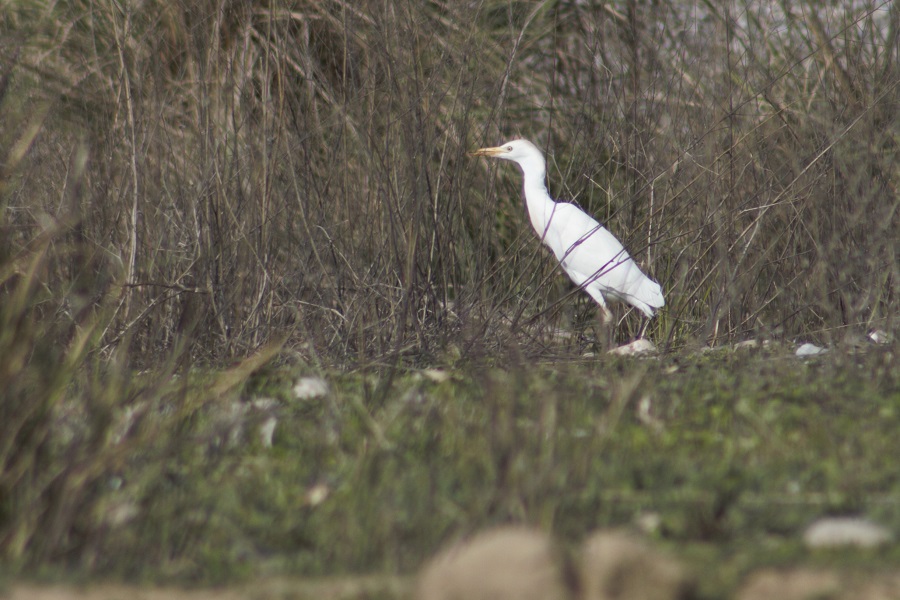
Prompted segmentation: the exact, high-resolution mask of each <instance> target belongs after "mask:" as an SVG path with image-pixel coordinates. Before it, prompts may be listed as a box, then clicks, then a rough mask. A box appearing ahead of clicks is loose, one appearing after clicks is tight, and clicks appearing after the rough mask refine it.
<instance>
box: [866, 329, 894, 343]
mask: <svg viewBox="0 0 900 600" xmlns="http://www.w3.org/2000/svg"><path fill="white" fill-rule="evenodd" d="M869 340H871V342H872V343H873V344H888V343H890V341H891V334H889V333H888V332H887V331H885V330H883V329H873V330H872V331H870V332H869Z"/></svg>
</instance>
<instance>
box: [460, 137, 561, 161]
mask: <svg viewBox="0 0 900 600" xmlns="http://www.w3.org/2000/svg"><path fill="white" fill-rule="evenodd" d="M470 156H490V157H493V158H502V159H504V160H511V161H513V162H517V163H519V164H523V163H525V162H530V161H534V160H535V159H538V160H539V161H540V162H541V163H543V162H544V155H543V154H541V151H540V150H539V149H538V147H537V146H535V145H534V144H532V143H531V142H529V141H528V140H512V141H511V142H505V143H503V144H502V145H500V146H495V147H493V148H479V149H478V150H476V151H475V152H472V153H471V155H470Z"/></svg>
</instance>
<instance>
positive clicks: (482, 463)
mask: <svg viewBox="0 0 900 600" xmlns="http://www.w3.org/2000/svg"><path fill="white" fill-rule="evenodd" d="M895 356H896V353H895V349H893V348H891V347H877V348H876V347H872V348H870V349H868V350H867V351H865V352H842V351H839V350H836V351H833V352H831V353H829V354H827V355H824V356H821V357H818V358H816V359H813V360H801V359H798V358H796V357H794V356H793V355H792V354H791V352H790V349H789V348H775V349H765V350H753V351H727V350H723V351H718V352H712V353H706V354H695V355H670V356H663V357H661V358H659V359H632V358H627V359H626V358H621V359H618V358H617V359H613V358H607V357H602V358H599V359H591V360H585V361H581V362H577V363H572V362H569V363H555V364H554V363H550V364H542V365H528V366H521V367H516V368H507V369H501V368H498V367H491V368H485V369H478V368H472V367H469V368H466V369H463V370H459V371H446V372H437V373H436V372H408V371H404V372H397V373H394V374H393V375H389V374H387V373H378V374H375V373H362V372H360V373H350V374H326V375H325V379H327V380H328V383H329V386H330V391H329V393H328V394H327V395H326V396H322V397H318V398H314V399H307V400H296V399H292V395H291V393H290V387H291V385H292V382H293V380H294V376H293V371H292V370H291V369H288V368H284V369H280V370H265V371H263V372H260V373H258V374H257V375H255V376H254V377H253V378H251V380H250V381H249V382H248V383H247V385H245V386H244V388H243V390H242V391H240V392H238V393H234V394H232V395H230V396H229V395H224V396H222V397H221V398H220V399H219V400H217V401H215V402H211V403H206V404H205V405H204V406H203V407H202V408H200V409H198V410H196V411H195V412H193V413H192V414H190V415H189V416H186V417H185V418H184V419H183V420H182V427H183V431H182V432H181V434H180V435H182V436H183V438H182V439H183V440H185V441H184V442H183V443H181V444H178V445H174V446H173V445H169V446H168V449H167V451H166V452H165V453H162V454H159V453H150V454H153V455H154V458H153V459H152V460H147V461H142V460H131V461H130V462H129V463H128V464H127V465H123V466H122V469H121V470H120V471H119V472H118V473H116V474H115V479H114V481H115V483H114V484H112V483H111V484H110V485H111V486H113V487H115V489H114V490H112V489H108V490H104V491H103V493H104V495H105V496H106V499H105V501H104V502H105V504H102V505H101V506H108V507H115V506H121V505H122V504H123V503H124V504H125V505H128V506H130V507H132V508H133V509H134V510H132V512H131V515H130V517H129V518H128V519H126V520H124V522H121V523H116V524H107V525H105V526H104V528H103V529H102V531H100V530H99V529H98V532H97V533H96V535H94V536H93V537H92V536H88V537H87V539H88V540H89V543H88V547H89V548H91V551H92V552H94V553H95V555H96V558H95V560H94V562H93V567H94V568H96V569H98V572H100V573H106V574H107V575H110V576H118V577H125V578H128V579H135V578H136V579H139V580H154V581H165V580H169V581H171V580H173V579H174V580H181V581H193V582H196V583H209V582H222V581H234V580H239V579H243V578H250V577H257V576H260V575H261V574H286V575H301V576H322V575H343V574H359V573H384V574H398V573H399V574H408V573H413V572H414V571H415V570H416V569H417V568H418V567H419V566H420V565H421V564H422V562H423V561H424V560H425V559H426V558H427V557H428V556H430V555H431V554H433V553H434V552H435V551H436V550H437V549H438V548H439V547H440V546H441V544H443V543H445V542H447V541H448V540H452V539H455V538H456V537H458V536H461V535H464V534H467V533H471V532H474V531H477V530H480V529H482V528H485V527H489V526H492V525H496V524H501V523H529V524H533V525H536V526H539V527H542V528H545V529H547V530H552V531H553V532H554V533H555V535H556V536H557V537H559V538H560V539H562V540H563V541H564V542H566V543H571V544H573V545H574V544H576V543H578V542H579V541H580V540H581V539H583V538H584V536H585V535H586V534H587V533H588V532H590V531H591V530H593V529H596V528H605V527H620V526H625V527H632V528H641V527H643V528H644V529H645V530H646V531H647V532H648V535H649V536H650V537H651V538H653V539H655V540H656V543H658V544H659V545H660V546H661V547H664V548H667V549H668V550H670V551H671V552H673V553H674V554H675V555H677V556H679V557H681V558H682V559H683V560H685V561H686V562H687V563H688V564H690V565H691V566H692V567H693V568H694V569H695V570H696V571H697V572H698V574H700V581H701V591H702V592H703V594H704V595H707V596H710V597H721V596H722V595H723V594H726V593H727V592H728V590H731V589H733V586H735V585H736V584H737V583H738V581H739V579H740V578H741V576H743V575H744V574H746V573H747V572H749V570H751V569H753V568H757V567H760V566H764V565H779V566H789V565H813V566H816V565H818V566H837V565H841V566H852V567H854V568H859V569H878V568H879V567H885V566H887V565H890V564H896V562H897V560H898V559H900V554H898V550H897V549H896V548H894V549H891V550H889V551H887V552H885V551H884V550H883V549H882V550H879V551H878V552H877V553H873V552H866V551H841V552H811V551H809V550H807V549H805V548H804V547H803V545H802V542H801V536H802V532H803V530H804V528H805V527H806V526H807V525H808V524H809V523H810V522H811V521H813V520H814V519H815V518H817V517H820V516H823V515H833V514H852V515H863V516H866V517H868V518H870V519H872V520H874V521H876V522H878V523H881V524H882V525H884V526H887V527H888V528H891V529H892V530H894V531H898V530H900V505H898V500H900V472H898V471H897V468H896V460H895V457H897V456H900V436H898V435H897V432H898V431H900V368H898V367H897V366H896V359H895ZM263 396H266V397H273V398H276V399H277V404H275V406H274V408H269V409H264V410H259V409H252V408H247V410H246V411H241V410H239V411H237V412H236V411H235V409H234V406H247V405H249V403H250V402H251V401H252V400H254V399H259V398H260V397H263ZM235 402H237V403H238V404H237V405H234V403H235ZM269 416H275V417H277V419H278V423H277V426H276V428H275V432H274V437H273V443H272V446H271V447H266V446H265V445H264V444H263V443H262V442H261V440H260V439H259V435H258V426H259V425H260V424H261V423H262V422H263V421H264V420H265V419H266V418H268V417H269ZM150 454H148V456H149V455H150ZM317 494H318V496H317ZM110 511H112V509H110ZM110 514H113V513H112V512H111V513H110ZM100 522H103V518H101V519H100Z"/></svg>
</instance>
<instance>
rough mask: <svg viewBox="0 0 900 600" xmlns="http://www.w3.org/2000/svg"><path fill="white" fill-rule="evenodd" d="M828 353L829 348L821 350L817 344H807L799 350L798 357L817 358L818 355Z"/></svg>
mask: <svg viewBox="0 0 900 600" xmlns="http://www.w3.org/2000/svg"><path fill="white" fill-rule="evenodd" d="M826 352H828V348H820V347H819V346H816V345H815V344H810V343H806V344H802V345H801V346H800V347H799V348H797V352H796V355H797V356H801V357H804V356H816V355H818V354H825V353H826Z"/></svg>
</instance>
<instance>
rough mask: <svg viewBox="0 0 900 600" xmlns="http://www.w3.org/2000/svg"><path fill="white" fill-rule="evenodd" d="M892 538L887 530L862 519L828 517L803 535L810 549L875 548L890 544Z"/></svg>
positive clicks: (810, 527)
mask: <svg viewBox="0 0 900 600" xmlns="http://www.w3.org/2000/svg"><path fill="white" fill-rule="evenodd" d="M891 538H892V536H891V532H890V531H888V530H887V529H886V528H884V527H882V526H881V525H878V524H877V523H873V522H871V521H869V520H867V519H863V518H860V517H826V518H824V519H819V520H818V521H816V522H815V523H813V524H812V525H810V526H809V527H807V529H806V531H805V532H804V533H803V543H804V544H806V546H807V547H808V548H837V547H840V546H857V547H859V548H875V547H876V546H881V545H883V544H886V543H888V542H890V541H891Z"/></svg>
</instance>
